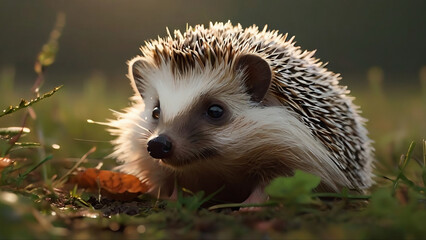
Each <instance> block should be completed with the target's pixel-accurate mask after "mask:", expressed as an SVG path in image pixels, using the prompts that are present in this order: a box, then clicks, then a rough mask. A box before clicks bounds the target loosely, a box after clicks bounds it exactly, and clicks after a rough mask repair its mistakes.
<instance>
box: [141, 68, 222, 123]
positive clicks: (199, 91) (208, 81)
mask: <svg viewBox="0 0 426 240" xmlns="http://www.w3.org/2000/svg"><path fill="white" fill-rule="evenodd" d="M218 69H220V68H215V69H213V68H211V67H209V66H206V68H205V69H203V73H200V72H199V71H197V70H196V69H195V70H193V71H189V72H188V73H186V74H185V75H184V76H180V75H174V74H173V72H172V70H171V67H170V66H169V65H163V66H162V67H161V68H160V69H159V70H158V71H154V72H151V73H150V74H147V76H146V77H147V81H149V84H148V85H149V86H150V90H148V91H154V92H155V93H148V94H149V95H150V96H154V95H156V97H157V98H158V99H153V98H152V97H150V98H149V99H144V100H145V102H147V101H157V100H158V101H159V103H160V108H161V118H162V121H163V122H166V123H167V122H172V121H173V119H174V118H175V117H177V116H179V115H182V114H184V113H185V112H187V111H188V110H189V109H191V107H192V106H194V105H195V103H196V101H197V100H198V99H199V98H200V96H203V95H204V94H206V93H208V92H210V91H212V89H216V88H218V87H221V85H220V83H219V82H220V80H221V78H222V77H223V74H224V73H223V72H220V71H219V70H218ZM206 73H207V74H206ZM154 98H155V97H154ZM154 104H155V103H154ZM147 105H148V104H147Z"/></svg>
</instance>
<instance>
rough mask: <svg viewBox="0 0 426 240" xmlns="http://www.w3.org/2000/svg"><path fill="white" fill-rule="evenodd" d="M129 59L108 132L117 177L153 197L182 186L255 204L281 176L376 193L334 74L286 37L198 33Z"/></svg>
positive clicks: (354, 110)
mask: <svg viewBox="0 0 426 240" xmlns="http://www.w3.org/2000/svg"><path fill="white" fill-rule="evenodd" d="M141 52H142V53H141V55H139V56H137V57H135V58H133V59H132V60H131V61H129V64H128V65H129V73H128V77H129V79H130V82H131V86H132V88H133V90H134V91H135V95H134V96H133V97H132V98H131V102H132V105H131V106H130V107H129V108H127V109H125V110H124V112H122V113H116V114H117V120H113V121H111V122H110V123H109V125H110V127H111V129H110V132H111V134H113V135H116V136H117V137H116V139H115V140H113V144H114V152H113V153H112V156H113V157H115V158H116V159H118V160H119V161H120V162H122V165H120V166H119V167H118V168H119V170H121V171H123V172H125V173H128V174H133V175H135V176H137V177H138V178H140V180H141V181H142V182H146V183H147V184H148V185H149V186H150V187H151V188H150V190H149V193H151V194H152V195H154V196H159V197H161V198H166V199H176V197H177V190H178V188H179V187H184V188H187V189H189V190H191V191H192V192H197V191H205V192H206V193H212V192H215V191H217V190H218V189H220V188H223V189H222V190H221V191H220V192H219V193H218V194H217V195H216V196H215V199H216V200H217V201H218V202H242V203H260V202H263V201H265V200H266V199H267V196H266V195H265V193H264V191H263V189H264V187H265V186H266V185H268V183H269V182H270V181H271V180H272V179H274V178H275V177H278V176H291V175H292V174H293V172H294V170H296V169H300V170H303V171H306V172H309V173H312V174H315V175H317V176H319V177H321V184H320V186H319V187H318V188H317V191H339V190H341V189H342V188H344V187H347V188H349V189H351V190H354V191H359V192H363V191H364V190H365V189H367V188H368V187H369V186H371V184H372V173H371V172H372V164H373V148H372V147H371V140H370V139H369V138H368V136H367V130H366V128H365V127H364V123H365V120H364V119H363V118H362V117H361V116H360V115H359V110H358V107H357V106H355V105H354V104H353V103H352V97H350V96H349V95H348V94H349V91H348V90H347V89H346V87H344V86H340V85H339V80H340V76H339V75H338V74H335V73H333V72H331V71H328V70H327V69H326V68H325V65H324V64H323V63H321V62H319V60H318V59H316V58H314V57H313V55H314V52H313V51H302V50H301V49H300V48H299V47H297V46H295V44H294V42H293V38H291V39H288V40H287V34H286V35H282V34H279V33H278V32H277V31H270V30H268V29H267V28H266V27H265V28H264V29H263V30H261V31H259V29H258V27H256V26H254V25H253V26H251V27H248V28H245V29H244V28H242V27H241V25H239V24H238V25H232V23H230V22H227V23H214V24H213V23H210V25H209V26H208V27H204V26H203V25H196V26H195V27H189V28H188V29H187V30H186V32H185V33H183V34H182V33H181V32H180V31H175V32H174V36H171V34H170V33H169V35H168V36H167V37H165V38H158V39H157V40H151V41H149V42H146V43H145V45H144V46H142V47H141Z"/></svg>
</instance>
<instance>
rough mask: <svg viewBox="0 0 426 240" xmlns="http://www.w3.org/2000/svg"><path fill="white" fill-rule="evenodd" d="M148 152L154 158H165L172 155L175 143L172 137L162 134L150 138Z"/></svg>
mask: <svg viewBox="0 0 426 240" xmlns="http://www.w3.org/2000/svg"><path fill="white" fill-rule="evenodd" d="M147 145H148V148H147V150H148V152H149V155H151V157H153V158H157V159H163V158H168V157H170V156H171V155H172V148H173V144H172V141H171V139H170V138H169V137H168V136H167V135H165V134H160V135H158V136H157V137H156V138H153V139H151V140H149V142H148V144H147Z"/></svg>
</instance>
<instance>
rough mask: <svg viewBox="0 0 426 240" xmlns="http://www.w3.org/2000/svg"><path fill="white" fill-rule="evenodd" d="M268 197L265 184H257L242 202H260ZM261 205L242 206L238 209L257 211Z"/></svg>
mask: <svg viewBox="0 0 426 240" xmlns="http://www.w3.org/2000/svg"><path fill="white" fill-rule="evenodd" d="M268 199H269V196H268V195H267V194H266V193H265V184H259V185H258V186H257V187H256V188H255V189H254V190H253V192H251V194H250V196H248V198H247V199H246V200H244V202H242V204H260V203H264V202H266V201H267V200H268ZM260 209H261V207H242V208H240V211H259V210H260Z"/></svg>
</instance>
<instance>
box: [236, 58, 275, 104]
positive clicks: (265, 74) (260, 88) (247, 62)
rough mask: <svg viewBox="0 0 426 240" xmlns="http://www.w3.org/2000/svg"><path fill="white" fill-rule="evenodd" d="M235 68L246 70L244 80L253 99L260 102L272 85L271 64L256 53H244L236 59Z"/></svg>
mask: <svg viewBox="0 0 426 240" xmlns="http://www.w3.org/2000/svg"><path fill="white" fill-rule="evenodd" d="M234 66H235V70H236V71H237V72H238V71H244V76H245V78H244V81H245V85H246V87H247V91H248V93H249V94H250V95H251V100H252V101H254V102H260V101H262V100H263V98H264V97H265V95H266V92H267V91H268V89H269V86H270V85H271V80H272V72H271V68H270V67H269V64H268V63H267V62H266V61H265V60H263V59H262V58H261V57H259V56H256V55H251V54H247V55H242V56H240V57H238V58H237V59H236V62H235V65H234Z"/></svg>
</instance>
